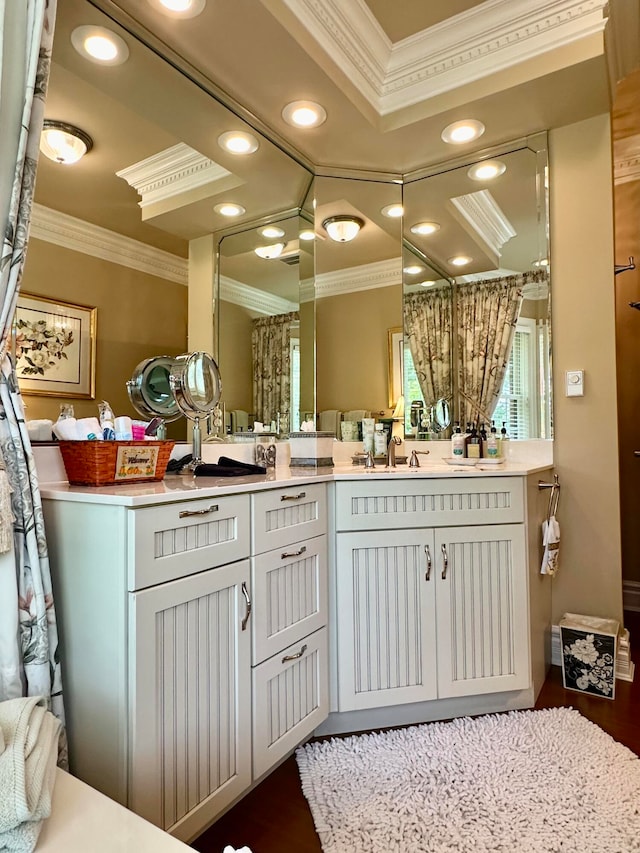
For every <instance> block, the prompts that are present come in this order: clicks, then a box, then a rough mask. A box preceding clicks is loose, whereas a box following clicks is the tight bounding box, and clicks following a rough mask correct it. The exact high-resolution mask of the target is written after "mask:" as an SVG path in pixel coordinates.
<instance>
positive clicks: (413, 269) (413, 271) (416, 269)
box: [402, 264, 424, 275]
mask: <svg viewBox="0 0 640 853" xmlns="http://www.w3.org/2000/svg"><path fill="white" fill-rule="evenodd" d="M423 269H424V267H421V266H419V265H418V264H410V265H409V266H408V267H403V269H402V272H404V273H407V275H418V273H420V272H422V270H423Z"/></svg>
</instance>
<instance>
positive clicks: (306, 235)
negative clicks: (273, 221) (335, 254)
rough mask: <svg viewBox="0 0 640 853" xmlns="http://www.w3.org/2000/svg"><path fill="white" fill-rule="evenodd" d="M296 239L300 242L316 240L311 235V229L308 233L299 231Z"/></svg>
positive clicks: (313, 235)
mask: <svg viewBox="0 0 640 853" xmlns="http://www.w3.org/2000/svg"><path fill="white" fill-rule="evenodd" d="M298 237H299V238H300V239H301V240H315V239H316V235H315V234H314V233H313V231H311V229H309V230H308V231H301V232H300V233H299V234H298Z"/></svg>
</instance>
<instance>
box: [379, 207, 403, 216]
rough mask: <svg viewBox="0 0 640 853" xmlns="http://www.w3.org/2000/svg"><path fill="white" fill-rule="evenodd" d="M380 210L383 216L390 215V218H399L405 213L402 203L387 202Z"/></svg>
mask: <svg viewBox="0 0 640 853" xmlns="http://www.w3.org/2000/svg"><path fill="white" fill-rule="evenodd" d="M380 212H381V213H382V214H383V216H388V217H389V218H390V219H398V218H399V217H400V216H402V214H403V213H404V208H403V207H402V205H401V204H387V205H385V206H384V207H383V208H382V210H381V211H380Z"/></svg>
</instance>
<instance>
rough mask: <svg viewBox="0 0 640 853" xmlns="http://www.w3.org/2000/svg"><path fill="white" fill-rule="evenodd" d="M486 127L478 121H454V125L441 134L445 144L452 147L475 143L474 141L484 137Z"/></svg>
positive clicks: (449, 125)
mask: <svg viewBox="0 0 640 853" xmlns="http://www.w3.org/2000/svg"><path fill="white" fill-rule="evenodd" d="M484 130H485V128H484V125H483V124H482V122H481V121H476V119H473V118H470V119H463V120H462V121H454V122H453V124H448V125H447V126H446V127H445V129H444V130H443V131H442V133H441V138H442V140H443V141H444V142H448V143H449V144H450V145H462V144H463V143H465V142H473V141H474V139H478V137H480V136H482V134H483V133H484Z"/></svg>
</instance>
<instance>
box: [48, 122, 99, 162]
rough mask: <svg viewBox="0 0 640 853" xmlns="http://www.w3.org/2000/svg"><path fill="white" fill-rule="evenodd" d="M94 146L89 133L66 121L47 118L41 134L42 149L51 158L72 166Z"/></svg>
mask: <svg viewBox="0 0 640 853" xmlns="http://www.w3.org/2000/svg"><path fill="white" fill-rule="evenodd" d="M92 148H93V140H92V139H91V137H90V136H89V134H87V133H85V132H84V130H80V128H79V127H74V125H72V124H67V123H66V122H64V121H51V120H50V119H45V120H44V122H43V124H42V133H41V135H40V150H41V151H42V153H43V154H44V155H45V156H46V157H48V158H49V159H50V160H54V161H55V162H56V163H62V164H64V165H65V166H70V165H71V164H72V163H77V162H78V160H79V159H80V158H81V157H83V156H84V155H85V154H86V153H87V152H89V151H91V149H92Z"/></svg>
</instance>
